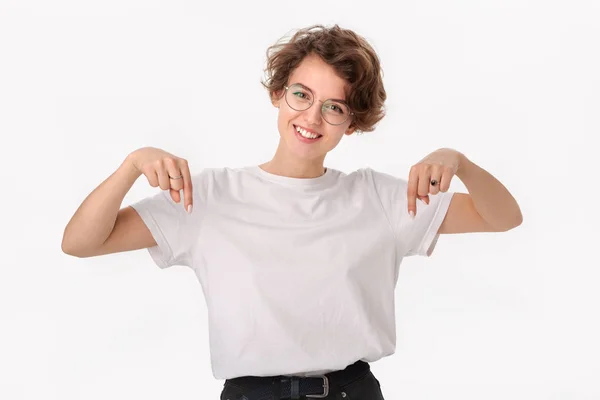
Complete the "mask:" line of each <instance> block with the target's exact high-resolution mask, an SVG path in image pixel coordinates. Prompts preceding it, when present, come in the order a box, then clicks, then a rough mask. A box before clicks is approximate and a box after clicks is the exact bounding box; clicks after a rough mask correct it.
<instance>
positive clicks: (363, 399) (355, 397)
mask: <svg viewBox="0 0 600 400" xmlns="http://www.w3.org/2000/svg"><path fill="white" fill-rule="evenodd" d="M267 390H268V389H267ZM267 390H265V392H264V393H263V394H262V395H259V396H254V397H252V398H250V397H247V396H246V395H247V394H248V393H249V392H250V388H248V387H242V386H240V385H238V384H236V383H234V382H231V381H230V380H226V381H225V384H224V385H223V391H222V392H221V397H220V400H279V399H280V398H276V399H274V397H273V396H272V395H271V394H270V393H269V392H267ZM287 399H289V397H287ZM300 399H301V400H385V399H384V397H383V393H382V392H381V385H380V383H379V380H378V379H377V378H376V377H375V375H373V373H372V372H371V370H370V368H369V370H368V371H366V372H365V373H362V374H361V375H360V376H358V377H356V378H355V379H353V380H351V381H349V382H346V383H344V384H341V385H338V384H336V383H335V382H331V383H330V388H329V395H328V396H327V397H323V398H311V397H306V396H301V397H300Z"/></svg>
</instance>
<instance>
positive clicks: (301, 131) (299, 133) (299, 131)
mask: <svg viewBox="0 0 600 400" xmlns="http://www.w3.org/2000/svg"><path fill="white" fill-rule="evenodd" d="M292 126H293V127H294V132H295V134H296V137H298V138H299V139H300V140H301V141H303V142H307V143H313V142H316V141H317V140H319V139H320V138H322V137H323V135H321V134H318V133H316V132H314V131H311V130H308V129H305V128H303V127H301V126H298V125H293V124H292Z"/></svg>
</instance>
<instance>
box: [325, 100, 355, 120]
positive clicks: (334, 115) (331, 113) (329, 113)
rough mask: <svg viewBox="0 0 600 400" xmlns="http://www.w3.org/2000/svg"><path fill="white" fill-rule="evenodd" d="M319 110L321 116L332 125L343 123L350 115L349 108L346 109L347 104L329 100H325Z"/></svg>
mask: <svg viewBox="0 0 600 400" xmlns="http://www.w3.org/2000/svg"><path fill="white" fill-rule="evenodd" d="M321 112H322V113H323V118H325V121H327V122H329V123H330V124H332V125H340V124H343V123H344V122H346V120H347V119H348V116H349V115H350V110H349V109H348V106H347V105H345V104H344V103H338V102H337V101H331V100H327V101H326V102H325V103H324V104H323V108H322V109H321Z"/></svg>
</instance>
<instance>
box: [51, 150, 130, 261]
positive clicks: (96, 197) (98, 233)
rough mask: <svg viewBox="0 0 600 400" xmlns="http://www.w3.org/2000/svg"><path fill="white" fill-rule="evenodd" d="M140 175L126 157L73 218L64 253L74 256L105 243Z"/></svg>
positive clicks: (65, 235)
mask: <svg viewBox="0 0 600 400" xmlns="http://www.w3.org/2000/svg"><path fill="white" fill-rule="evenodd" d="M140 175H141V172H139V171H138V170H137V169H136V168H135V167H134V166H133V164H132V163H131V161H130V158H129V157H127V158H126V159H125V161H123V163H122V164H121V165H120V166H119V168H118V169H117V170H116V171H115V172H114V173H113V174H112V175H111V176H109V177H108V178H107V179H106V180H105V181H104V182H102V183H101V184H100V185H99V186H98V187H97V188H96V189H94V191H93V192H91V193H90V194H89V195H88V196H87V197H86V198H85V200H84V201H83V203H81V205H80V206H79V208H78V209H77V211H76V212H75V214H74V215H73V217H71V220H70V221H69V223H68V224H67V226H66V228H65V231H64V234H63V240H62V250H63V251H64V252H65V253H72V252H75V251H78V250H82V249H86V248H92V247H94V246H99V245H101V244H102V243H104V241H106V239H107V238H108V236H109V235H110V233H111V232H112V230H113V227H114V225H115V221H116V219H117V214H118V212H119V209H120V207H121V203H122V202H123V199H124V198H125V195H126V194H127V192H129V190H130V189H131V187H132V186H133V184H134V183H135V181H136V180H137V178H138V177H139V176H140Z"/></svg>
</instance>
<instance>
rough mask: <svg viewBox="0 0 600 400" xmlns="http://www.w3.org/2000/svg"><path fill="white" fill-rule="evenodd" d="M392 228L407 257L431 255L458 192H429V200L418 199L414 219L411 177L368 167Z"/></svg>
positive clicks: (404, 255)
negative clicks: (410, 211) (410, 195)
mask: <svg viewBox="0 0 600 400" xmlns="http://www.w3.org/2000/svg"><path fill="white" fill-rule="evenodd" d="M367 171H368V172H369V173H370V174H371V177H372V181H373V184H374V186H375V189H376V191H377V194H378V196H379V199H380V200H381V204H382V206H383V209H384V212H385V213H386V215H387V217H388V220H389V221H390V224H391V225H392V229H393V230H394V233H395V234H396V236H397V240H399V241H400V244H401V246H400V248H402V249H403V254H402V256H403V257H409V256H414V255H418V256H426V257H430V256H431V254H432V253H433V250H434V249H435V246H436V244H437V241H438V238H439V234H438V233H437V232H438V229H439V228H440V226H441V225H442V222H443V221H444V218H445V217H446V213H447V212H448V207H449V206H450V201H451V200H452V196H453V195H454V192H451V191H447V192H438V193H437V194H435V195H432V194H429V204H425V203H423V202H422V201H421V200H418V199H417V213H416V216H415V218H414V219H412V218H411V217H410V215H409V214H408V181H407V180H406V179H402V178H397V177H395V176H392V175H389V174H386V173H383V172H378V171H374V170H372V169H370V168H367Z"/></svg>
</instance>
